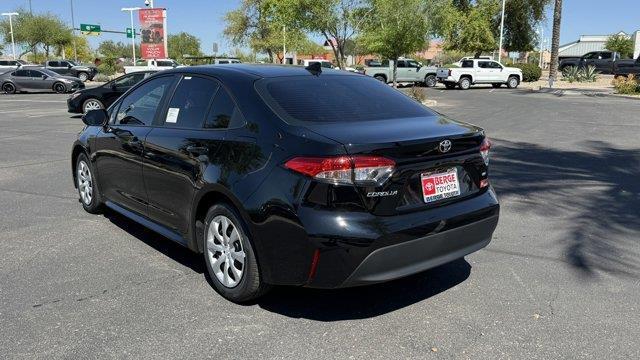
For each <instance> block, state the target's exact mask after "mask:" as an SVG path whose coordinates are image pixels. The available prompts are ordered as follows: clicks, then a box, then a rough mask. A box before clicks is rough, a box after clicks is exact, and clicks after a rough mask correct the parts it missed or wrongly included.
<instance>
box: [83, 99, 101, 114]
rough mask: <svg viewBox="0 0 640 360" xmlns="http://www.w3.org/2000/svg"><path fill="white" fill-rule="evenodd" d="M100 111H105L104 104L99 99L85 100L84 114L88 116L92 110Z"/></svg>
mask: <svg viewBox="0 0 640 360" xmlns="http://www.w3.org/2000/svg"><path fill="white" fill-rule="evenodd" d="M99 109H104V104H102V102H101V101H100V100H98V99H93V98H90V99H87V100H85V102H84V103H83V104H82V113H83V114H86V113H87V112H88V111H90V110H99Z"/></svg>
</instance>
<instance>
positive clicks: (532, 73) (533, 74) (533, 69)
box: [513, 64, 542, 82]
mask: <svg viewBox="0 0 640 360" xmlns="http://www.w3.org/2000/svg"><path fill="white" fill-rule="evenodd" d="M513 66H514V67H517V68H519V69H520V70H522V81H524V82H534V81H538V80H540V77H541V76H542V69H540V67H539V66H538V65H537V64H513Z"/></svg>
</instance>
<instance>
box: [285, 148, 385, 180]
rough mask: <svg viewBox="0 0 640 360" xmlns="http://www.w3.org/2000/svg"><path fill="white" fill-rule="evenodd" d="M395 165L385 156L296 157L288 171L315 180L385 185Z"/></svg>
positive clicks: (289, 165)
mask: <svg viewBox="0 0 640 360" xmlns="http://www.w3.org/2000/svg"><path fill="white" fill-rule="evenodd" d="M395 165H396V163H395V161H393V160H390V159H387V158H385V157H382V156H368V155H356V156H334V157H296V158H293V159H291V160H289V161H287V162H286V163H285V164H284V166H285V167H286V168H287V169H290V170H293V171H295V172H298V173H301V174H304V175H307V176H310V177H312V178H314V179H317V180H321V181H326V182H331V183H335V184H355V185H376V186H379V185H382V184H383V183H384V182H385V181H386V180H387V179H388V178H389V177H390V176H391V174H392V173H393V169H394V167H395Z"/></svg>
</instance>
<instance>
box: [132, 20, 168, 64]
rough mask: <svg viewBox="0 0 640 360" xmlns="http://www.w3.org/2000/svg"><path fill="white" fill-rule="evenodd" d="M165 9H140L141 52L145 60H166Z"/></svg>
mask: <svg viewBox="0 0 640 360" xmlns="http://www.w3.org/2000/svg"><path fill="white" fill-rule="evenodd" d="M162 11H163V9H140V11H138V13H139V16H140V33H141V35H142V36H141V37H142V40H141V41H140V52H141V53H142V58H143V59H164V58H165V57H166V56H167V55H166V54H165V52H164V35H165V34H164V26H163V23H164V22H163V20H164V19H163V16H162Z"/></svg>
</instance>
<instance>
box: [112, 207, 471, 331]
mask: <svg viewBox="0 0 640 360" xmlns="http://www.w3.org/2000/svg"><path fill="white" fill-rule="evenodd" d="M104 217H105V218H106V219H108V220H109V221H111V223H113V224H114V225H116V226H118V227H119V228H121V229H122V230H124V231H126V232H128V233H129V234H131V235H132V236H134V237H135V238H136V239H138V240H140V241H142V242H143V243H145V244H146V245H148V246H149V247H151V248H153V249H154V250H156V251H158V252H160V253H162V254H164V255H165V256H167V257H168V258H171V259H173V260H174V261H176V262H177V263H179V264H182V265H183V266H185V267H188V268H190V269H191V270H193V271H195V272H197V273H200V274H204V277H205V279H206V281H207V282H208V283H209V285H211V286H212V288H213V284H212V280H211V278H210V277H209V274H208V272H207V271H206V268H205V264H204V259H203V257H202V255H199V254H196V253H194V252H192V251H191V250H189V249H187V248H185V247H183V246H181V245H179V244H177V243H175V242H173V241H171V240H169V239H167V238H165V237H163V236H162V235H160V234H157V233H155V232H154V231H152V230H149V229H147V228H145V227H144V226H142V225H139V224H138V223H136V222H134V221H132V220H129V219H128V218H126V217H124V216H122V215H120V214H118V213H116V212H114V211H112V210H109V209H105V211H104ZM470 273H471V265H470V264H469V263H468V262H467V261H466V260H465V259H458V260H455V261H453V262H450V263H447V264H444V265H441V266H439V267H436V268H434V269H431V270H427V271H425V272H422V273H419V274H416V275H412V276H408V277H405V278H402V279H398V280H395V281H390V282H386V283H382V284H375V285H370V286H361V287H354V288H347V289H335V290H325V289H310V288H303V287H293V286H276V287H274V288H273V289H272V290H271V291H270V292H269V293H268V294H267V295H265V296H264V297H263V298H260V299H258V300H257V301H256V302H254V303H249V304H247V305H250V306H254V305H258V306H260V307H261V308H263V309H265V310H267V311H271V312H274V313H278V314H281V315H284V316H288V317H295V318H307V319H313V320H319V321H338V320H348V319H363V318H369V317H374V316H378V315H382V314H385V313H389V312H392V311H395V310H398V309H401V308H403V307H406V306H409V305H411V304H414V303H417V302H420V301H423V300H426V299H429V298H430V297H432V296H434V295H437V294H439V293H441V292H444V291H447V290H449V289H451V288H453V287H455V286H456V285H458V284H460V283H462V282H464V281H465V280H466V279H467V278H468V277H469V275H470Z"/></svg>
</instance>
